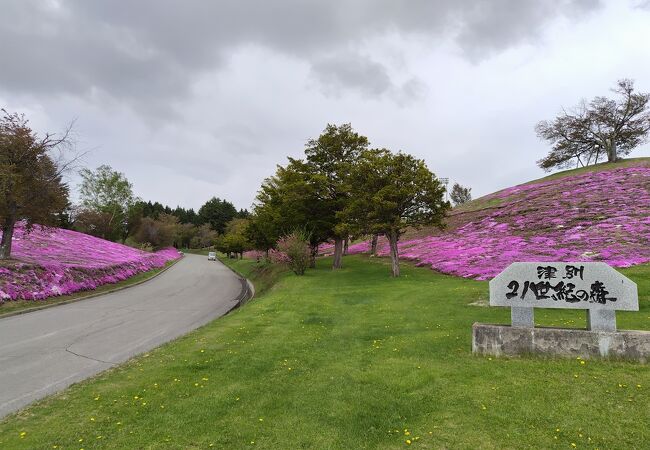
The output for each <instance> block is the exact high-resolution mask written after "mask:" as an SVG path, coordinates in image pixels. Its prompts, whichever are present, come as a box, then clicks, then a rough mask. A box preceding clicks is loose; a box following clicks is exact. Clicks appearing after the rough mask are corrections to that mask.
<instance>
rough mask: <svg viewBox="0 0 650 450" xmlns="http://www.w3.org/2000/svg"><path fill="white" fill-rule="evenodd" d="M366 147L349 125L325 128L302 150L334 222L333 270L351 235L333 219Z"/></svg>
mask: <svg viewBox="0 0 650 450" xmlns="http://www.w3.org/2000/svg"><path fill="white" fill-rule="evenodd" d="M368 146H369V142H368V138H367V137H365V136H361V135H360V134H358V133H356V132H355V131H354V130H353V129H352V125H350V124H349V123H347V124H343V125H340V126H336V125H331V124H328V125H327V127H325V130H324V131H323V133H322V134H321V135H320V136H319V137H318V138H317V139H310V140H309V141H308V142H307V145H306V147H305V156H306V162H307V163H308V164H309V165H310V166H311V168H312V170H313V173H314V176H316V177H319V178H320V179H321V182H322V183H324V187H325V189H324V190H323V197H322V198H323V200H324V201H325V202H326V203H327V205H328V208H329V209H330V210H331V212H332V213H333V215H334V217H335V220H334V223H333V226H332V229H331V231H330V237H331V238H333V239H334V262H333V265H332V267H333V268H334V269H338V268H340V267H341V265H342V255H343V241H344V240H345V239H346V238H348V236H349V234H350V232H349V230H348V229H347V228H346V224H345V222H343V221H340V220H339V219H338V218H336V214H337V213H339V212H341V211H343V209H345V207H346V205H347V203H348V201H349V200H350V193H349V191H348V182H349V175H350V172H351V170H352V167H353V165H354V163H355V161H356V160H357V159H358V158H359V155H360V154H361V152H363V151H364V150H366V149H367V148H368Z"/></svg>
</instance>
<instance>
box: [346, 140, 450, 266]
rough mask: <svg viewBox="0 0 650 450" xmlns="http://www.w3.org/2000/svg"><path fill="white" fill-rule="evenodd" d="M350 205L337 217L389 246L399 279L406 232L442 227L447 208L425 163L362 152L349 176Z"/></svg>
mask: <svg viewBox="0 0 650 450" xmlns="http://www.w3.org/2000/svg"><path fill="white" fill-rule="evenodd" d="M350 186H351V194H352V195H351V200H350V202H349V203H348V205H347V206H346V208H345V210H343V212H342V213H341V214H340V215H339V216H340V217H341V219H342V220H345V221H346V222H347V223H348V224H349V226H351V227H353V228H356V229H362V230H366V231H367V232H370V233H373V234H384V235H385V236H386V237H387V238H388V242H389V245H390V257H391V266H392V267H391V268H392V274H393V276H394V277H398V276H399V273H400V270H399V254H398V249H397V244H398V241H399V238H400V236H401V235H402V233H403V232H404V230H405V229H407V228H409V227H415V228H417V227H420V226H424V225H431V226H437V227H439V228H442V227H443V226H444V225H443V219H444V217H445V214H446V212H447V210H448V209H449V208H450V207H451V205H450V204H449V202H446V201H444V200H443V198H444V193H445V188H444V186H443V185H442V184H441V183H440V182H439V181H438V180H437V179H436V177H435V175H434V174H433V173H431V172H430V171H429V169H428V168H427V166H426V164H425V163H424V161H422V160H419V159H416V158H414V157H413V156H411V155H408V154H404V153H401V152H400V153H397V154H393V153H391V152H390V151H388V150H384V149H382V150H366V151H364V152H363V153H362V155H361V158H360V160H359V163H358V164H356V165H355V167H354V169H353V171H352V172H351V176H350Z"/></svg>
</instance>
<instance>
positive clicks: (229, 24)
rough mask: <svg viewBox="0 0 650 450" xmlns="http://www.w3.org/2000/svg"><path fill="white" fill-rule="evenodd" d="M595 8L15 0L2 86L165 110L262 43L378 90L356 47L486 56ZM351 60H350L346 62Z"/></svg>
mask: <svg viewBox="0 0 650 450" xmlns="http://www.w3.org/2000/svg"><path fill="white" fill-rule="evenodd" d="M598 6H599V2H598V1H597V0H552V1H550V0H549V1H544V2H539V1H537V0H527V1H524V0H498V1H493V0H490V1H488V0H480V1H473V2H467V1H456V0H439V1H435V2H432V1H427V0H412V1H409V2H407V3H402V2H394V1H392V0H358V1H355V2H348V1H344V0H333V1H329V2H321V1H315V0H314V1H305V0H278V1H273V2H269V1H263V0H258V1H253V0H240V1H236V2H229V1H228V2H226V1H220V2H206V1H201V0H186V1H183V2H177V1H172V0H141V1H135V2H129V3H121V4H119V6H118V5H116V3H115V2H112V1H109V0H103V1H102V0H98V1H90V2H89V1H85V0H71V1H57V0H50V1H48V2H43V1H40V0H13V1H12V0H9V1H5V2H4V4H3V11H2V15H1V16H0V42H2V43H3V45H2V46H1V47H0V60H2V61H3V70H1V71H0V83H1V84H2V85H3V86H4V87H5V88H7V89H12V90H17V91H26V92H30V93H35V94H37V95H38V94H40V95H43V94H46V93H47V94H54V93H66V94H71V95H76V96H90V95H94V94H97V93H98V92H99V93H101V94H104V95H106V96H108V97H113V98H116V99H119V100H121V101H127V102H130V103H131V104H134V105H136V106H140V107H142V104H145V105H146V109H147V111H146V112H147V113H151V114H153V113H157V114H163V113H164V112H165V110H166V109H168V108H169V107H170V105H165V102H166V101H168V100H171V101H173V100H176V99H182V98H183V97H184V96H185V95H187V92H188V86H189V85H190V84H191V82H192V80H193V77H194V76H196V74H197V73H200V72H201V71H207V70H212V69H215V68H219V67H222V66H223V65H224V64H226V62H227V59H228V57H229V56H230V55H231V54H232V53H233V52H234V51H236V49H237V48H239V47H241V46H243V45H248V44H255V45H261V46H266V47H268V48H270V49H273V50H275V51H277V52H281V53H284V54H287V55H290V56H293V57H296V58H299V59H301V60H304V61H306V62H307V63H308V64H310V65H311V66H312V70H313V72H314V75H315V78H316V79H318V80H320V81H321V82H322V83H323V88H324V89H326V90H330V91H331V90H332V89H338V88H342V87H347V88H352V89H358V90H360V91H361V92H362V93H365V94H382V93H387V92H389V91H391V89H390V86H391V84H392V81H391V80H390V77H389V75H388V73H387V69H386V68H385V67H381V66H382V63H380V62H377V61H372V60H370V59H361V60H356V59H355V58H351V57H350V56H349V55H350V54H351V52H350V51H349V49H350V48H355V47H360V46H363V44H364V42H365V41H367V40H368V39H372V38H373V37H376V36H381V35H383V34H385V33H388V32H394V33H397V34H400V35H404V36H420V37H425V38H426V39H435V38H436V36H438V35H441V34H443V33H450V34H451V35H455V36H456V40H457V43H458V45H459V46H460V47H461V49H462V51H463V52H464V54H465V55H466V56H467V57H468V58H471V59H472V60H478V59H482V58H484V57H485V56H486V55H490V54H492V53H493V52H495V51H498V50H502V49H504V48H508V47H510V46H513V45H517V44H518V43H519V42H521V41H526V40H530V39H534V38H535V36H536V35H537V34H538V33H539V32H540V30H541V29H542V28H543V26H544V25H545V24H546V23H547V22H548V21H550V20H552V19H554V18H556V17H557V16H559V15H567V14H571V15H573V16H581V15H584V14H586V13H588V12H589V11H591V10H594V9H596V8H597V7H598ZM432 42H434V41H433V40H432ZM353 59H355V60H354V61H353ZM345 61H348V62H349V63H350V64H346V65H344V66H342V65H341V64H340V63H341V62H345ZM362 76H367V78H366V82H363V83H362V82H360V77H362ZM166 106H167V107H166ZM167 112H168V113H170V112H171V111H167Z"/></svg>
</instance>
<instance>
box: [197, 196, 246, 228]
mask: <svg viewBox="0 0 650 450" xmlns="http://www.w3.org/2000/svg"><path fill="white" fill-rule="evenodd" d="M235 217H237V209H236V208H235V206H234V205H233V204H232V203H230V202H229V201H227V200H221V199H220V198H217V197H212V198H211V199H210V200H208V201H207V202H205V204H203V206H201V208H200V209H199V221H200V223H202V224H203V223H207V224H208V225H210V227H211V228H212V229H213V230H214V231H216V232H217V233H219V234H223V233H224V231H226V224H227V223H228V222H230V221H231V220H232V219H234V218H235Z"/></svg>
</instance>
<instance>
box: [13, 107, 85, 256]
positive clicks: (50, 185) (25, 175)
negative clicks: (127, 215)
mask: <svg viewBox="0 0 650 450" xmlns="http://www.w3.org/2000/svg"><path fill="white" fill-rule="evenodd" d="M0 113H1V117H0V224H1V227H2V239H1V240H0V259H8V258H10V257H11V244H12V240H13V234H14V228H15V225H16V223H17V222H18V221H19V220H25V222H26V226H27V228H28V229H31V227H32V226H33V224H35V223H38V224H41V225H51V224H54V223H56V221H57V213H59V212H61V211H62V210H63V209H65V208H66V206H67V205H68V186H67V185H66V184H65V183H64V182H63V179H62V178H63V173H64V172H65V171H66V170H68V169H70V168H71V166H72V164H73V163H74V162H75V161H76V160H77V158H78V157H77V158H73V159H70V160H67V161H66V160H65V158H64V154H65V153H66V150H68V149H69V148H70V145H71V137H70V136H71V131H72V125H73V124H72V123H71V124H70V126H69V127H68V128H67V129H66V130H65V131H64V132H63V133H62V134H61V135H59V136H57V135H55V134H50V133H47V134H45V136H43V137H39V136H38V135H37V134H36V133H35V132H34V131H32V129H31V128H30V127H29V121H28V120H27V119H26V118H25V116H24V115H23V114H18V113H8V112H7V111H6V110H4V109H1V110H0Z"/></svg>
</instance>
